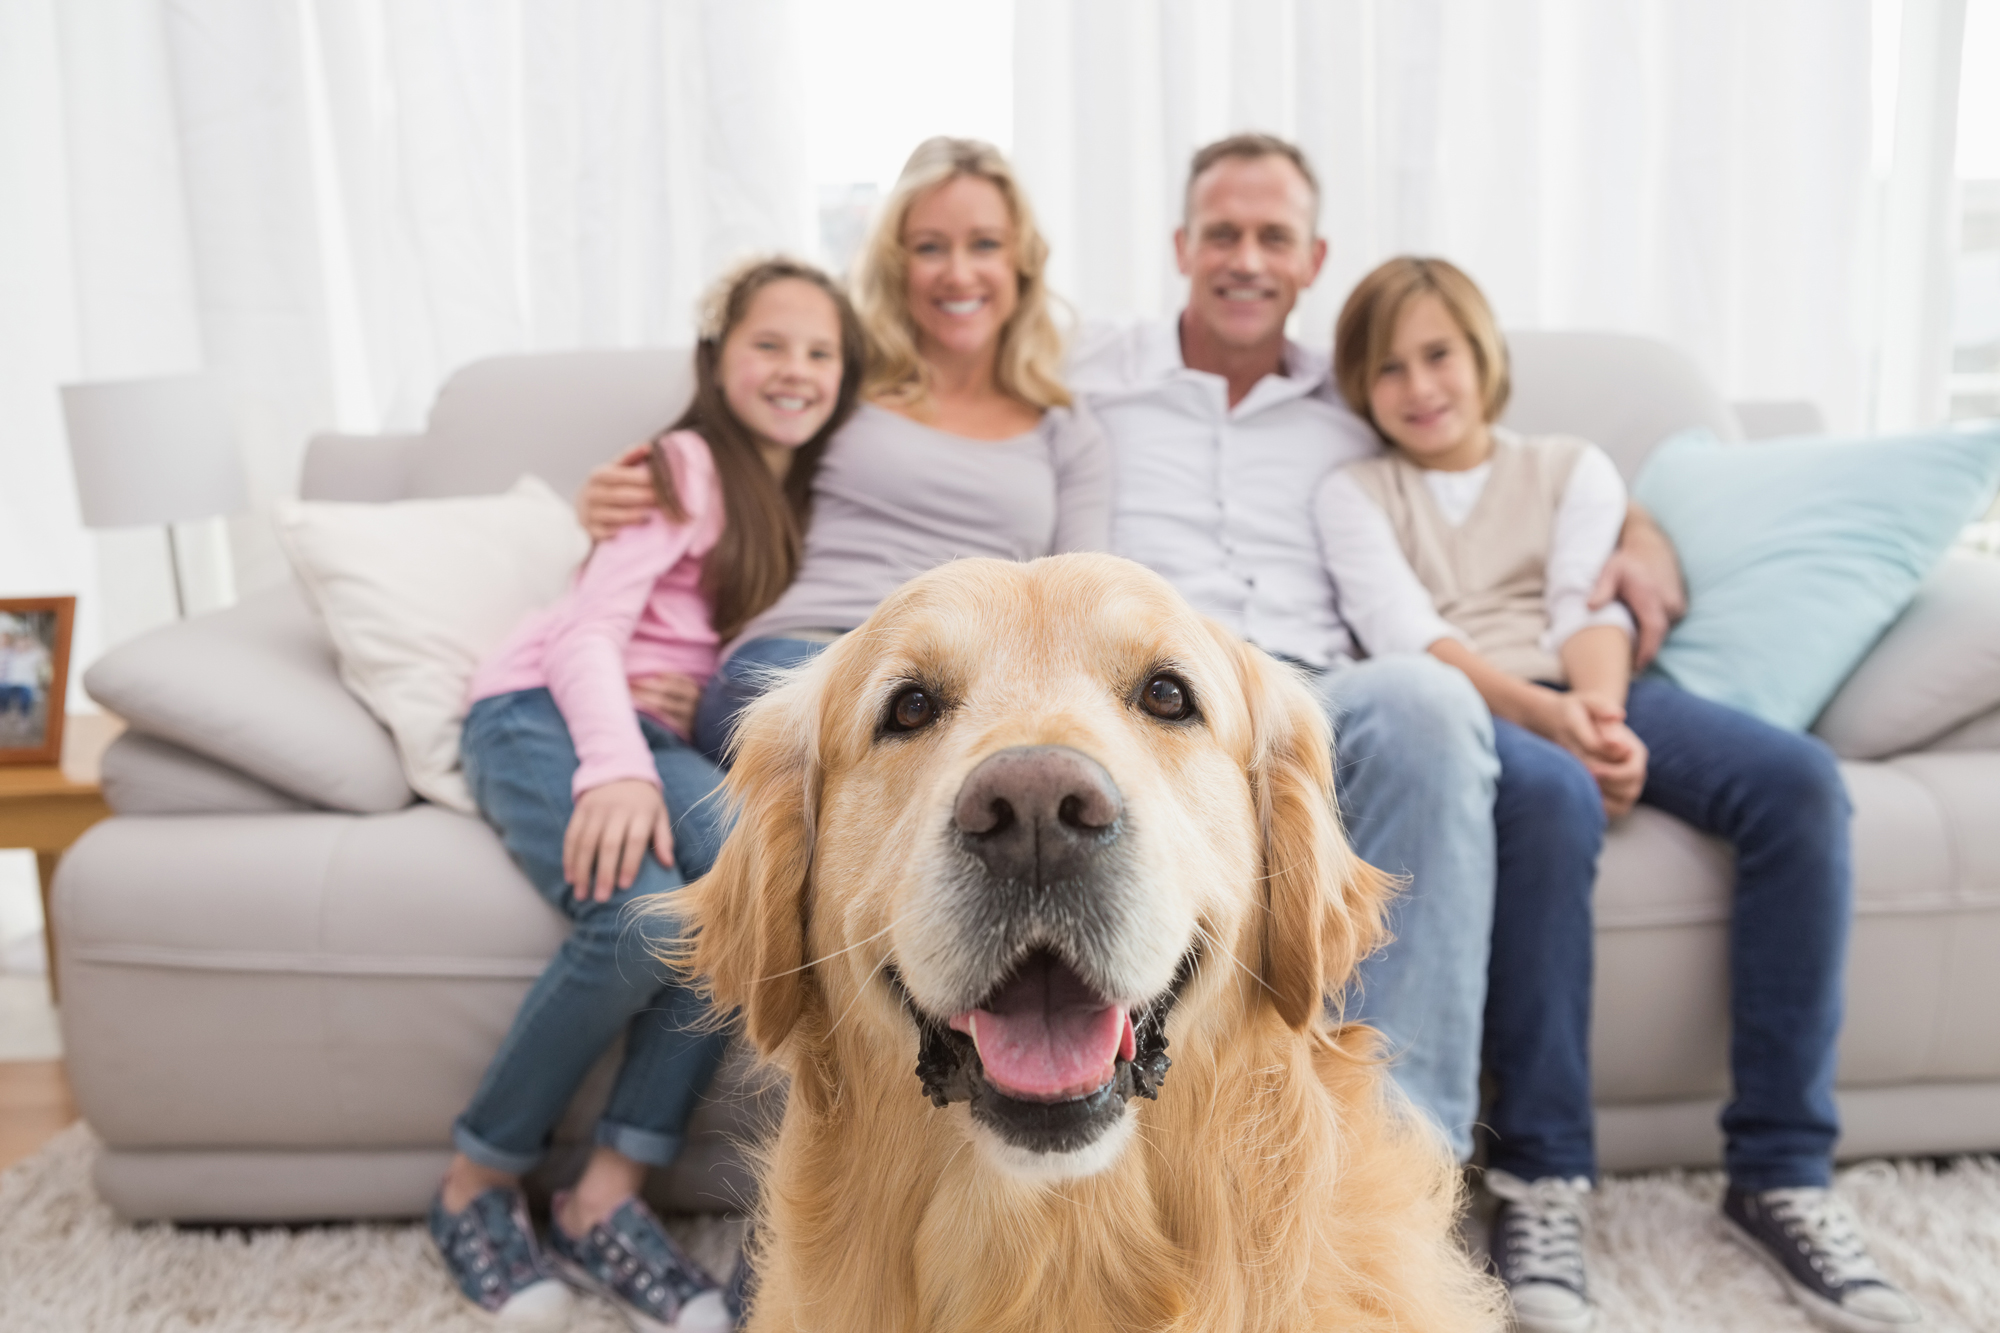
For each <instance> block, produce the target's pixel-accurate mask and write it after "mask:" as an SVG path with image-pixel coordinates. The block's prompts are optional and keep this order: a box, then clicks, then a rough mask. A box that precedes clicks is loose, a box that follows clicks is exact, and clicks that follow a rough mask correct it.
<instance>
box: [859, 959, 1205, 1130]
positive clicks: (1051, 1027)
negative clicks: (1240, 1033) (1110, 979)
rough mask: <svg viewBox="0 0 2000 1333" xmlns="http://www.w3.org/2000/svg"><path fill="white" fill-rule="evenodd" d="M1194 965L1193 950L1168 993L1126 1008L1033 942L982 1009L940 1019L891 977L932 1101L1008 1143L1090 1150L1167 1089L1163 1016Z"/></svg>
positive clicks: (920, 1075) (890, 971)
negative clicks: (1138, 1102)
mask: <svg viewBox="0 0 2000 1333" xmlns="http://www.w3.org/2000/svg"><path fill="white" fill-rule="evenodd" d="M1194 965H1195V955H1194V954H1193V953H1192V952H1190V953H1189V954H1188V955H1187V957H1185V958H1183V959H1182V960H1181V965H1180V969H1179V971H1178V972H1176V973H1175V976H1174V980H1173V984H1172V985H1170V986H1169V987H1168V988H1167V989H1166V991H1165V992H1163V993H1162V994H1161V995H1159V996H1158V997H1156V998H1155V999H1153V1000H1152V1001H1150V1002H1148V1003H1147V1004H1145V1005H1142V1006H1140V1007H1139V1008H1137V1009H1127V1008H1125V1007H1124V1006H1122V1005H1119V1004H1115V1003H1112V1002H1110V1001H1108V1000H1106V999H1104V998H1103V997H1102V996H1100V995H1099V994H1098V993H1097V992H1096V991H1095V990H1093V989H1092V988H1091V986H1090V984H1089V983H1088V982H1086V981H1084V980H1083V978H1082V977H1080V976H1078V975H1077V973H1076V970H1075V969H1074V968H1072V967H1071V966H1070V965H1069V964H1068V963H1067V962H1065V961H1064V960H1063V959H1062V958H1061V957H1059V956H1058V955H1057V954H1055V953H1054V952H1053V951H1051V950H1048V949H1037V950H1035V951H1033V952H1032V953H1030V954H1028V955H1027V956H1026V957H1025V958H1023V959H1022V960H1021V962H1020V964H1019V965H1018V966H1016V967H1015V969H1014V970H1013V972H1012V973H1010V974H1009V976H1008V977H1007V979H1006V980H1005V981H1003V982H1001V983H1000V985H999V986H997V987H995V988H994V990H993V992H992V993H991V994H989V995H988V996H987V997H986V998H985V999H984V1000H982V1001H981V1002H980V1003H979V1004H978V1005H977V1006H975V1007H974V1008H972V1009H968V1010H966V1011H965V1012H964V1013H960V1014H954V1015H953V1016H952V1017H951V1018H950V1019H949V1020H947V1021H944V1022H940V1021H938V1020H937V1019H935V1018H933V1017H931V1016H930V1015H928V1014H926V1013H924V1012H923V1011H922V1010H921V1009H919V1008H918V1007H917V1006H916V1004H915V1003H914V1002H913V1001H912V1000H911V998H910V994H909V992H908V990H906V989H905V988H904V986H903V982H902V978H901V977H900V976H898V975H897V974H896V971H895V969H894V968H893V967H889V968H885V969H884V974H885V975H886V976H887V977H888V979H889V984H890V985H891V986H892V987H893V988H894V989H895V991H896V992H897V994H898V996H899V997H900V998H901V999H902V1001H903V1007H904V1008H905V1010H907V1011H908V1012H909V1014H910V1016H911V1017H912V1018H913V1019H914V1020H915V1021H916V1024H917V1031H918V1037H919V1047H918V1051H917V1077H918V1079H920V1080H921V1081H922V1083H923V1089H924V1093H925V1095H926V1096H928V1097H929V1098H930V1099H931V1101H932V1103H933V1104H935V1105H937V1106H948V1105H950V1104H951V1103H952V1102H955V1101H962V1102H969V1103H970V1104H971V1109H972V1115H973V1118H974V1119H976V1120H978V1121H980V1122H981V1123H983V1124H985V1125H987V1126H988V1127H989V1128H991V1129H993V1130H994V1131H995V1132H996V1133H998V1134H999V1135H1000V1137H1001V1138H1002V1139H1004V1140H1005V1141H1006V1142H1008V1143H1010V1144H1013V1145H1014V1146H1015V1147H1019V1148H1027V1149H1030V1150H1032V1151H1035V1152H1045V1153H1046V1152H1070V1151H1074V1150H1075V1149H1078V1148H1082V1147H1085V1146H1087V1145H1088V1144H1090V1143H1091V1142H1093V1141H1094V1140H1095V1139H1096V1138H1097V1137H1098V1136H1099V1135H1100V1134H1102V1133H1103V1132H1104V1131H1105V1130H1106V1129H1108V1128H1109V1127H1110V1126H1111V1125H1112V1124H1113V1123H1114V1122H1115V1121H1116V1120H1117V1119H1118V1117H1119V1116H1120V1114H1121V1113H1122V1112H1123V1110H1124V1106H1125V1103H1126V1101H1128V1100H1129V1099H1131V1098H1133V1097H1147V1098H1157V1097H1158V1096H1159V1090H1160V1084H1161V1082H1162V1081H1163V1080H1165V1078H1166V1076H1167V1067H1168V1066H1169V1065H1170V1064H1172V1063H1173V1062H1172V1061H1171V1060H1169V1059H1168V1058H1167V1031H1166V1029H1167V1016H1168V1015H1169V1014H1170V1013H1171V1012H1172V1010H1173V1006H1174V1002H1175V1001H1176V1000H1178V999H1179V998H1180V994H1181V991H1182V990H1184V989H1185V988H1186V986H1187V982H1188V980H1189V978H1190V977H1192V976H1193V973H1194Z"/></svg>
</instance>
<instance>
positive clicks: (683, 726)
mask: <svg viewBox="0 0 2000 1333" xmlns="http://www.w3.org/2000/svg"><path fill="white" fill-rule="evenodd" d="M626 683H627V684H629V685H630V686H631V687H632V702H633V704H634V705H636V706H637V707H638V708H639V709H641V710H642V711H644V712H648V713H651V714H652V715H653V716H654V717H657V718H661V719H663V720H665V721H666V722H667V723H668V724H669V725H670V726H672V727H673V728H674V730H676V731H678V732H680V734H681V735H683V736H692V735H694V710H695V705H697V704H699V703H700V702H701V682H700V681H698V680H696V679H695V678H694V677H693V676H689V675H684V674H682V673H681V672H678V671H662V672H661V673H660V674H659V675H657V676H634V677H632V679H631V680H630V681H628V682H626Z"/></svg>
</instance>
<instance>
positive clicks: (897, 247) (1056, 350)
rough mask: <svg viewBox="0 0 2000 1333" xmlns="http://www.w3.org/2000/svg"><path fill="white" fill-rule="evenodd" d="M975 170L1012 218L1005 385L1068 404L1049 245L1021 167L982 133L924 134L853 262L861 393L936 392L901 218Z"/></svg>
mask: <svg viewBox="0 0 2000 1333" xmlns="http://www.w3.org/2000/svg"><path fill="white" fill-rule="evenodd" d="M960 176H971V177H975V178H977V179H979V180H983V181H990V182H991V183H992V185H993V187H994V188H995V189H997V190H999V191H1000V197H1001V198H1002V199H1003V200H1005V201H1006V204H1007V212H1008V214H1009V216H1010V217H1012V219H1013V222H1014V272H1015V276H1016V279H1017V282H1018V300H1019V303H1018V304H1017V305H1016V306H1015V308H1014V314H1013V317H1012V318H1010V319H1009V320H1008V321H1007V324H1006V327H1004V328H1002V329H1001V330H1000V355H999V358H998V360H997V362H996V364H995V366H994V378H995V380H996V381H997V382H998V384H999V387H1000V391H1001V392H1002V393H1005V394H1008V395H1009V396H1011V397H1014V398H1018V399H1020V400H1021V401H1022V402H1024V403H1027V404H1029V405H1030V406H1032V407H1039V408H1050V407H1067V406H1069V401H1070V395H1069V390H1068V389H1066V388H1064V387H1063V382H1062V355H1063V335H1062V331H1061V330H1060V329H1059V328H1057V327H1056V321H1055V314H1054V311H1053V310H1052V309H1051V306H1052V304H1053V301H1052V298H1051V296H1050V294H1049V289H1048V280H1047V270H1048V262H1049V245H1048V242H1047V241H1045V240H1043V239H1042V234H1041V232H1040V231H1039V230H1037V229H1036V227H1035V213H1034V210H1033V209H1032V208H1030V207H1029V206H1028V196H1027V193H1026V191H1024V190H1022V188H1021V185H1020V182H1019V181H1017V180H1016V179H1015V178H1014V171H1013V168H1011V167H1009V166H1008V165H1007V159H1006V158H1004V157H1002V156H1001V155H1000V150H999V149H997V148H995V147H994V146H993V145H992V144H989V143H982V142H980V141H979V140H977V139H947V138H943V137H939V138H935V139H926V140H924V141H923V142H922V143H920V144H918V145H917V150H916V151H915V152H914V153H911V154H910V160H909V161H908V162H906V163H904V164H903V174H902V175H901V176H899V177H897V178H896V185H895V188H894V189H892V190H890V191H889V197H888V199H887V200H885V201H884V202H883V205H882V212H881V213H880V215H879V216H877V218H876V219H875V226H874V229H873V230H872V231H871V232H870V233H869V235H868V241H867V243H866V244H865V245H863V246H862V249H861V254H860V256H859V257H858V259H857V260H856V262H855V271H854V277H853V288H854V305H855V308H856V310H858V311H859V312H860V315H861V326H862V327H863V328H864V329H866V330H867V332H868V342H869V347H870V351H871V353H872V355H871V356H870V358H869V365H868V380H867V383H866V385H865V386H864V388H863V392H864V393H865V394H866V395H867V396H868V397H870V398H881V399H887V400H888V401H890V402H901V403H915V402H921V401H922V400H924V399H925V398H927V397H929V396H930V392H931V374H930V367H929V366H927V365H926V364H925V363H924V359H923V357H922V356H920V355H919V354H918V352H917V326H916V322H915V321H914V320H912V319H911V318H910V299H909V255H908V254H907V253H906V252H905V251H904V249H903V224H904V223H905V222H906V221H907V220H908V218H909V216H910V207H911V205H913V204H914V203H916V201H917V200H918V198H920V197H921V196H923V195H925V194H928V193H930V192H931V191H932V190H935V189H937V188H938V187H939V186H941V185H944V184H946V183H948V182H950V181H953V180H956V179H957V178H958V177H960Z"/></svg>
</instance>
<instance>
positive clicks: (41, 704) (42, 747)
mask: <svg viewBox="0 0 2000 1333" xmlns="http://www.w3.org/2000/svg"><path fill="white" fill-rule="evenodd" d="M75 621H76V598H74V597H0V764H55V763H60V762H61V761H62V734H63V715H64V703H65V698H66V696H67V693H68V686H69V638H70V630H71V629H72V628H73V627H74V624H75Z"/></svg>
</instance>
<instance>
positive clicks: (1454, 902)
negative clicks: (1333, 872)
mask: <svg viewBox="0 0 2000 1333" xmlns="http://www.w3.org/2000/svg"><path fill="white" fill-rule="evenodd" d="M1317 685H1318V689H1319V694H1320V698H1321V701H1322V703H1323V704H1324V705H1325V707H1326V710H1327V716H1328V719H1329V720H1330V721H1331V722H1332V723H1333V726H1334V747H1333V748H1334V782H1335V788H1336V791H1337V794H1338V796H1339V798H1340V812H1341V818H1342V820H1343V822H1344V823H1345V825H1346V828H1347V836H1348V840H1349V841H1350V842H1352V843H1353V845H1354V849H1355V851H1356V853H1358V854H1359V855H1360V857H1361V859H1362V860H1364V861H1367V862H1368V863H1369V864H1371V865H1373V866H1376V867H1377V868H1379V869H1382V870H1386V871H1388V872H1390V873H1391V874H1395V875H1399V876H1403V877H1405V879H1406V881H1407V883H1406V885H1405V887H1404V889H1403V892H1402V893H1401V894H1399V895H1398V896H1397V898H1396V900H1395V902H1394V904H1393V905H1392V906H1391V908H1390V914H1389V928H1390V931H1391V932H1392V933H1393V935H1394V939H1393V940H1392V941H1391V942H1390V943H1389V944H1388V945H1386V946H1385V947H1383V948H1382V949H1380V950H1377V951H1376V953H1375V954H1374V955H1372V956H1371V957H1369V958H1368V959H1366V960H1365V961H1364V962H1363V963H1362V964H1361V969H1360V973H1359V979H1358V982H1357V985H1356V988H1355V992H1354V995H1353V998H1352V1000H1351V1002H1350V1004H1349V1007H1348V1016H1349V1017H1350V1018H1358V1019H1360V1020H1361V1021H1363V1022H1366V1023H1369V1024H1371V1025H1372V1026H1374V1027H1375V1028H1376V1029H1378V1030H1379V1031H1380V1032H1381V1033H1382V1035H1383V1037H1384V1038H1385V1039H1386V1042H1387V1046H1388V1049H1389V1051H1390V1053H1391V1056H1392V1063H1391V1065H1390V1067H1389V1068H1390V1072H1391V1074H1392V1075H1394V1077H1395V1080H1396V1083H1397V1086H1398V1087H1400V1088H1401V1089H1402V1091H1403V1093H1404V1094H1405V1095H1406V1096H1407V1097H1408V1098H1409V1100H1410V1101H1411V1102H1412V1103H1413V1104H1414V1105H1415V1106H1416V1107H1417V1108H1418V1109H1419V1110H1421V1111H1422V1112H1423V1113H1424V1114H1425V1115H1427V1116H1428V1117H1429V1118H1430V1119H1431V1120H1433V1121H1434V1122H1436V1124H1437V1126H1438V1127H1439V1128H1440V1129H1441V1130H1443V1131H1444V1134H1445V1137H1446V1139H1447V1140H1448V1141H1449V1142H1450V1144H1451V1147H1452V1150H1453V1151H1454V1152H1455V1153H1456V1154H1457V1155H1458V1158H1459V1160H1460V1161H1464V1160H1466V1159H1467V1158H1469V1157H1470V1156H1471V1155H1472V1125H1473V1121H1474V1120H1475V1119H1477V1117H1478V1114H1479V1058H1480V1028H1481V1018H1482V1014H1483V1011H1484V1006H1485V1004H1486V961H1487V955H1488V952H1489V941H1490V938H1491V932H1492V925H1493V879H1494V839H1493V799H1494V787H1495V784H1496V782H1497V781H1498V779H1499V775H1500V766H1499V763H1498V762H1497V761H1496V759H1495V757H1494V753H1493V727H1492V715H1491V714H1490V713H1488V712H1487V709H1486V704H1485V702H1484V701H1483V700H1481V699H1480V697H1479V692H1478V691H1477V690H1475V689H1473V688H1472V682H1471V681H1469V680H1467V679H1466V678H1465V676H1464V674H1463V673H1461V672H1459V671H1456V670H1454V669H1452V668H1451V667H1448V666H1446V665H1445V664H1444V663H1442V662H1439V661H1437V660H1436V659H1435V658H1432V657H1429V656H1427V655H1421V654H1414V653H1407V654H1395V655H1389V656H1384V657H1377V658H1371V659H1370V660H1368V661H1365V662H1357V663H1353V664H1350V665H1344V666H1339V667H1335V668H1334V669H1332V670H1330V671H1327V672H1325V673H1324V674H1321V675H1320V676H1319V678H1318V681H1317Z"/></svg>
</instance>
